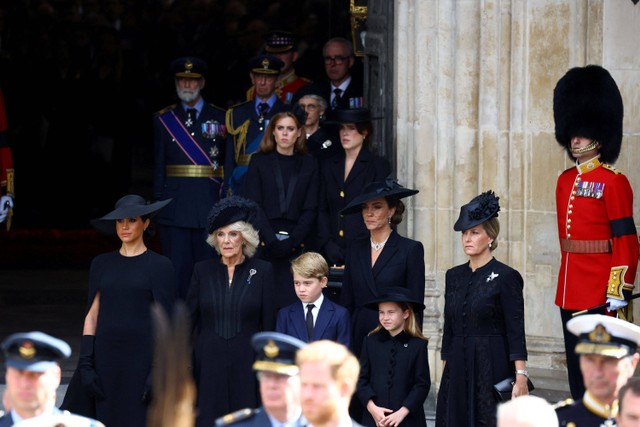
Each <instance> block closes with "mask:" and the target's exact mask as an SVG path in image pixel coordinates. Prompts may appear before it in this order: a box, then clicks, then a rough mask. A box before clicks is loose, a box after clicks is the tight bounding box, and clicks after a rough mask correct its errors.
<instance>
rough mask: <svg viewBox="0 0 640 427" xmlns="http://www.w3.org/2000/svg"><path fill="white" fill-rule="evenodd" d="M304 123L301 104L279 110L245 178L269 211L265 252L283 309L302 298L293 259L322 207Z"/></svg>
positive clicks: (263, 231) (263, 219) (263, 232)
mask: <svg viewBox="0 0 640 427" xmlns="http://www.w3.org/2000/svg"><path fill="white" fill-rule="evenodd" d="M303 123H304V111H303V110H302V109H301V108H300V107H298V106H295V107H294V110H293V111H291V112H283V113H277V114H276V115H274V116H273V117H272V118H271V121H270V122H269V126H267V130H266V131H265V134H264V138H262V142H261V143H260V149H259V150H258V152H257V153H256V154H254V155H253V156H251V162H250V163H249V170H248V171H247V176H246V180H245V182H246V196H247V197H248V198H250V199H252V200H254V201H255V202H256V203H257V204H258V205H259V206H260V207H261V208H262V212H264V215H260V217H259V224H258V229H259V230H260V238H261V239H262V241H263V242H264V244H265V247H264V251H261V253H260V256H261V257H262V258H264V259H266V260H268V261H270V262H271V263H272V264H273V268H274V272H275V279H276V286H277V288H276V307H277V308H282V307H286V306H287V305H289V304H292V303H293V302H295V301H298V299H297V297H296V294H295V291H294V288H293V286H292V283H293V276H292V274H291V264H290V260H291V259H293V258H295V257H296V256H298V255H300V253H302V250H303V248H304V247H305V245H306V244H307V243H308V242H309V239H310V238H311V231H312V229H313V225H314V224H315V220H316V212H317V210H318V190H319V180H318V163H317V161H316V159H314V158H313V157H312V156H310V155H308V154H307V150H306V146H305V135H304V132H303V129H302V124H303Z"/></svg>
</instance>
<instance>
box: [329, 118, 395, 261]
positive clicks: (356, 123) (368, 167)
mask: <svg viewBox="0 0 640 427" xmlns="http://www.w3.org/2000/svg"><path fill="white" fill-rule="evenodd" d="M327 123H333V124H337V125H338V126H339V128H340V129H339V134H340V143H341V145H342V148H343V149H344V151H343V152H340V153H338V154H337V155H336V156H334V157H331V158H329V159H327V160H325V161H323V162H322V164H321V165H320V202H319V206H320V209H319V212H318V246H319V247H320V248H321V251H322V253H323V255H324V256H325V257H326V258H327V262H328V263H329V265H344V261H345V250H346V247H347V242H350V241H352V240H354V239H357V238H360V237H365V236H367V235H368V233H367V229H366V227H365V226H364V224H363V222H362V219H361V218H359V217H358V216H342V215H340V210H342V209H344V208H345V206H347V205H348V204H349V203H350V202H351V201H352V200H353V198H354V197H356V196H357V195H359V194H360V193H361V192H362V189H363V188H364V186H365V185H367V184H370V183H372V182H376V181H383V180H384V179H385V178H386V177H387V176H388V175H389V174H390V173H391V166H390V165H389V162H388V161H387V160H386V159H383V158H382V157H380V156H377V155H375V154H373V153H372V152H371V151H370V149H369V147H370V146H371V143H372V141H373V125H372V122H371V112H370V111H369V110H368V109H366V108H355V109H351V110H336V111H334V112H333V113H332V117H331V119H330V120H328V122H327Z"/></svg>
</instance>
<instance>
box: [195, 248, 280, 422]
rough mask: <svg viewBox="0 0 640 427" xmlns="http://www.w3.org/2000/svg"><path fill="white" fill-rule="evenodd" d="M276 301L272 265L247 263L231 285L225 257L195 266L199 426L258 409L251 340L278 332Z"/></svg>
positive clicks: (235, 275)
mask: <svg viewBox="0 0 640 427" xmlns="http://www.w3.org/2000/svg"><path fill="white" fill-rule="evenodd" d="M272 297H273V270H272V268H271V264H269V263H268V262H265V261H262V260H258V259H254V258H247V259H245V261H244V262H243V263H241V264H238V265H236V267H235V271H234V274H233V283H232V284H231V286H229V276H228V273H227V266H226V265H224V264H223V263H222V262H221V260H220V259H212V260H207V261H202V262H199V263H197V264H196V265H195V267H194V271H193V278H192V280H191V286H190V287H189V293H188V295H187V304H188V305H189V311H190V312H191V321H192V325H193V327H194V329H196V332H197V338H196V342H195V346H194V376H195V380H196V385H197V388H198V401H197V407H198V419H197V421H196V425H197V426H198V427H211V426H212V425H213V424H214V421H215V419H216V418H218V417H221V416H223V415H225V414H228V413H230V412H233V411H236V410H239V409H243V408H255V407H257V406H258V388H257V380H256V376H255V372H253V370H252V369H251V366H252V364H253V361H254V352H253V348H252V347H251V336H252V335H253V334H255V333H256V332H261V331H270V330H273V329H274V327H275V309H274V306H273V302H272Z"/></svg>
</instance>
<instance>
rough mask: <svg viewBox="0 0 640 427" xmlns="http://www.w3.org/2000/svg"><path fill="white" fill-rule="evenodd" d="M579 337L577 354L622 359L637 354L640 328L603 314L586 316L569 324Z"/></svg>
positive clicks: (577, 318)
mask: <svg viewBox="0 0 640 427" xmlns="http://www.w3.org/2000/svg"><path fill="white" fill-rule="evenodd" d="M567 329H568V330H569V331H570V332H571V333H572V334H574V335H576V336H577V337H578V343H577V344H576V350H575V351H576V354H598V355H601V356H607V357H614V358H616V359H621V358H623V357H626V356H630V355H632V354H634V353H636V352H637V350H638V343H640V326H637V325H634V324H633V323H630V322H627V321H625V320H622V319H616V318H615V317H610V316H604V315H602V314H585V315H582V316H577V317H574V318H573V319H571V320H569V322H567Z"/></svg>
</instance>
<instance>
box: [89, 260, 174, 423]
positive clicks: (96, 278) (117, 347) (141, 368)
mask: <svg viewBox="0 0 640 427" xmlns="http://www.w3.org/2000/svg"><path fill="white" fill-rule="evenodd" d="M97 292H100V310H99V312H98V323H97V327H96V333H95V347H94V351H95V368H96V373H97V374H98V381H99V383H100V384H101V385H102V390H103V391H104V395H105V399H104V400H98V401H97V402H96V418H97V419H98V420H99V421H101V422H102V423H104V424H105V425H108V426H123V427H124V426H131V427H140V426H144V425H146V413H147V406H146V404H145V403H143V401H142V394H143V392H144V391H145V388H146V387H147V380H148V377H149V374H150V372H151V365H152V360H153V331H152V323H151V305H152V304H153V303H154V302H158V303H159V304H161V305H162V307H163V308H164V309H165V310H166V312H167V313H171V310H172V309H173V302H174V301H175V298H176V292H177V280H176V276H175V273H174V269H173V265H172V264H171V261H170V260H169V258H167V257H164V256H162V255H159V254H157V253H155V252H153V251H150V250H147V251H146V252H144V253H143V254H141V255H138V256H134V257H126V256H122V255H121V254H120V253H119V252H118V251H114V252H109V253H107V254H103V255H99V256H97V257H96V258H95V259H94V260H93V262H92V264H91V269H90V271H89V307H90V306H91V304H92V303H93V300H94V298H95V296H96V293H97Z"/></svg>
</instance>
